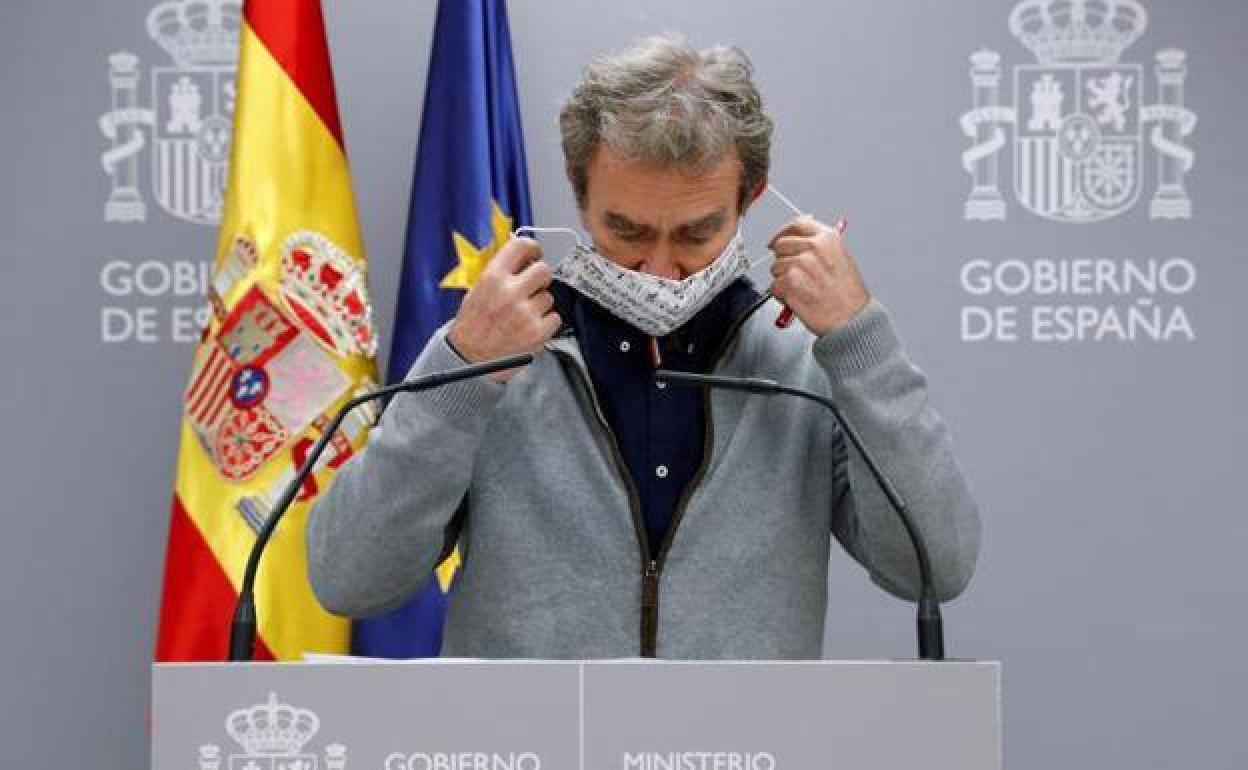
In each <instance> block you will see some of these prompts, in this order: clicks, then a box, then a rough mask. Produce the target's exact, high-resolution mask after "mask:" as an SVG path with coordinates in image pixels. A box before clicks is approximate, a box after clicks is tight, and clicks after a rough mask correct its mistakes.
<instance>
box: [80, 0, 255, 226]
mask: <svg viewBox="0 0 1248 770" xmlns="http://www.w3.org/2000/svg"><path fill="white" fill-rule="evenodd" d="M241 15H242V0H168V1H167V2H163V3H161V4H159V5H157V6H156V7H155V8H153V9H152V11H151V13H149V14H148V16H147V32H148V34H149V35H150V36H151V37H152V39H153V40H154V41H156V43H157V44H158V45H159V46H160V47H161V48H163V49H164V50H165V52H166V53H168V54H169V57H170V59H171V60H172V62H173V66H163V67H153V68H152V69H151V71H150V80H151V89H152V90H151V102H150V105H151V106H150V107H143V106H141V105H140V103H139V85H140V80H141V77H142V74H143V73H142V72H141V70H140V68H139V57H138V56H137V55H135V54H133V53H130V52H128V51H119V52H117V53H115V54H113V55H112V56H110V57H109V58H108V62H109V82H110V84H111V86H112V109H111V110H110V111H109V112H107V113H105V114H104V115H103V116H101V117H100V131H101V132H102V133H103V134H104V136H105V138H106V139H108V140H109V142H111V145H110V146H109V148H108V149H107V150H106V151H105V152H104V154H103V155H102V156H101V157H100V162H101V164H102V165H103V167H104V171H105V173H107V174H108V175H109V177H110V178H111V180H112V189H111V191H110V193H109V196H108V200H107V202H106V203H105V205H104V219H105V221H107V222H143V221H146V220H147V204H146V202H145V201H144V197H143V194H142V192H141V191H140V189H139V179H140V176H141V175H140V166H141V165H142V164H141V163H140V160H141V155H142V152H143V149H144V147H145V146H147V145H148V143H149V142H148V136H147V134H149V133H150V135H151V136H150V145H151V152H150V153H149V154H148V157H147V163H146V165H147V166H148V167H149V169H150V175H151V176H150V185H151V193H152V196H153V197H155V199H156V202H157V203H159V204H160V206H161V208H163V209H164V210H165V211H167V212H168V213H170V214H172V215H173V216H175V217H177V218H179V219H182V220H185V221H187V222H195V223H197V224H202V225H215V224H218V223H219V222H220V221H221V210H222V206H223V203H224V198H225V181H226V166H227V161H228V160H229V148H230V131H231V127H232V123H233V116H234V98H235V95H236V91H235V72H236V67H237V64H236V62H237V60H238V42H239V24H240V19H241Z"/></svg>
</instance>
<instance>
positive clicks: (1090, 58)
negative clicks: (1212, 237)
mask: <svg viewBox="0 0 1248 770" xmlns="http://www.w3.org/2000/svg"><path fill="white" fill-rule="evenodd" d="M1147 25H1148V15H1147V13H1146V11H1145V10H1144V7H1143V6H1142V5H1140V3H1138V2H1136V0H1023V2H1020V3H1019V4H1018V5H1016V6H1015V7H1014V10H1013V12H1012V13H1011V14H1010V18H1009V27H1010V31H1011V33H1013V35H1014V36H1015V38H1017V39H1018V41H1019V42H1020V43H1021V44H1022V45H1023V46H1024V47H1026V48H1028V49H1029V50H1030V51H1031V52H1032V54H1033V55H1034V56H1035V59H1036V61H1035V63H1034V64H1024V65H1020V66H1017V67H1015V68H1014V71H1013V75H1014V77H1013V89H1014V102H1015V104H1014V105H1013V106H1010V105H1005V104H1002V103H1001V102H1000V81H1001V76H1002V71H1001V67H1000V61H1001V57H1000V55H999V54H998V53H997V52H995V51H989V50H981V51H978V52H976V53H974V54H972V55H971V73H970V74H971V87H972V100H973V107H972V109H971V111H969V112H967V113H966V114H965V115H963V116H962V119H961V127H962V131H963V133H964V134H966V136H967V137H968V138H969V139H971V140H972V141H973V142H974V144H973V145H972V147H970V148H969V149H968V150H966V152H964V153H963V156H962V165H963V168H964V169H965V170H966V172H967V173H968V174H970V175H971V178H972V183H973V186H972V189H971V193H970V196H969V197H968V199H967V201H966V206H965V211H964V214H965V218H966V219H968V220H994V219H1004V218H1005V214H1006V204H1005V201H1004V199H1003V198H1002V196H1001V192H1000V187H999V184H1000V175H1001V174H1000V158H999V157H998V156H999V154H1000V153H1001V151H1002V150H1003V149H1004V147H1005V144H1006V133H1007V129H1010V128H1012V130H1013V134H1014V136H1013V148H1012V149H1013V153H1012V160H1013V162H1012V164H1011V171H1010V173H1011V176H1012V178H1013V188H1014V195H1015V198H1016V199H1017V201H1018V203H1019V205H1021V206H1022V207H1023V208H1025V209H1027V210H1028V211H1030V212H1031V213H1033V214H1035V215H1037V216H1040V217H1043V218H1045V219H1050V220H1053V221H1057V222H1075V223H1087V222H1099V221H1102V220H1106V219H1109V218H1111V217H1115V216H1117V215H1119V214H1121V213H1123V212H1125V211H1127V210H1129V209H1130V208H1131V207H1133V206H1134V205H1135V203H1136V202H1137V200H1138V198H1139V195H1140V191H1141V187H1142V185H1143V180H1144V177H1145V175H1146V173H1148V172H1149V169H1150V168H1152V167H1155V169H1156V179H1155V182H1154V188H1153V190H1154V191H1153V197H1152V200H1151V201H1150V204H1149V217H1150V218H1152V219H1188V218H1190V217H1191V213H1192V203H1191V199H1190V198H1189V197H1188V194H1187V190H1186V188H1185V187H1184V177H1185V175H1186V174H1187V173H1188V172H1189V171H1191V169H1192V165H1193V162H1194V160H1195V156H1194V153H1193V152H1192V150H1191V148H1189V147H1187V146H1186V145H1185V144H1184V143H1183V142H1184V140H1185V139H1186V138H1187V136H1188V135H1189V134H1190V133H1191V132H1192V130H1193V128H1194V127H1195V124H1196V115H1195V114H1194V113H1193V112H1192V111H1191V110H1189V109H1187V108H1186V107H1185V106H1184V104H1183V85H1184V81H1185V78H1186V75H1187V67H1186V54H1184V52H1183V51H1180V50H1177V49H1167V50H1163V51H1160V52H1158V53H1157V55H1156V66H1155V68H1154V74H1155V80H1156V85H1155V92H1156V95H1157V98H1158V100H1159V102H1158V103H1156V104H1152V105H1144V103H1143V102H1144V99H1145V96H1144V89H1145V81H1146V78H1147V74H1146V73H1145V71H1144V68H1143V66H1142V65H1140V64H1133V63H1122V62H1120V58H1121V56H1122V54H1123V53H1124V52H1125V51H1126V49H1127V48H1129V47H1130V46H1131V44H1132V43H1134V42H1135V41H1136V40H1137V39H1138V38H1139V37H1140V35H1142V34H1143V32H1144V29H1145V28H1146V27H1147ZM1146 140H1147V141H1146ZM1150 161H1153V163H1152V164H1151V165H1150Z"/></svg>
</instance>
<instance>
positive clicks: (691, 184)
mask: <svg viewBox="0 0 1248 770" xmlns="http://www.w3.org/2000/svg"><path fill="white" fill-rule="evenodd" d="M586 176H587V180H586V181H587V187H586V193H587V194H586V201H585V206H586V208H585V209H584V210H583V211H581V218H582V223H583V224H584V226H585V229H586V230H588V231H589V233H590V235H592V236H593V239H594V244H595V245H596V246H597V249H598V252H599V253H600V254H602V255H603V256H604V257H606V258H607V259H610V260H611V261H613V262H615V263H616V264H618V265H620V266H621V267H626V268H629V269H631V270H638V271H640V272H643V273H649V274H650V275H657V276H661V277H663V278H673V279H678V280H679V279H682V278H686V277H688V276H690V275H692V274H694V273H696V272H698V271H699V270H701V269H702V268H704V267H706V266H707V265H709V264H710V263H711V262H712V261H713V260H714V259H715V258H716V257H717V256H719V254H720V253H721V252H722V251H723V250H724V248H725V247H726V246H727V245H728V242H729V241H730V240H731V239H732V236H733V235H735V234H736V231H737V217H738V214H739V210H738V205H737V200H738V192H739V189H740V183H741V164H740V162H739V161H738V160H737V157H736V154H735V153H730V154H729V155H728V156H726V157H724V158H722V159H720V160H719V161H718V162H717V163H715V164H714V165H713V166H711V167H710V168H709V169H706V170H704V171H698V172H691V171H689V170H688V169H671V168H660V167H656V166H654V165H650V164H646V163H641V162H638V161H633V160H627V159H625V158H622V157H620V156H619V155H617V154H615V153H614V152H612V151H611V149H610V148H608V147H606V146H605V145H600V146H599V147H598V150H597V152H596V154H595V155H594V157H593V159H592V160H591V161H590V163H589V167H588V169H587V174H586Z"/></svg>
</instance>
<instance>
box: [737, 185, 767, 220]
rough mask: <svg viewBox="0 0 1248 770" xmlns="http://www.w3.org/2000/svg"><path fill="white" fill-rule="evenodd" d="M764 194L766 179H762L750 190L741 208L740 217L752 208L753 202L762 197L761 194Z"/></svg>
mask: <svg viewBox="0 0 1248 770" xmlns="http://www.w3.org/2000/svg"><path fill="white" fill-rule="evenodd" d="M765 192H767V179H766V178H765V177H764V178H763V179H760V180H759V181H758V182H756V183H755V184H754V187H753V188H751V189H750V191H749V193H748V194H747V195H746V196H745V205H743V206H742V207H741V215H742V216H745V211H746V209H748V208H749V207H750V206H753V205H754V202H755V201H757V200H758V199H759V198H761V197H763V193H765Z"/></svg>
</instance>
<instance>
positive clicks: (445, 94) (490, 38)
mask: <svg viewBox="0 0 1248 770" xmlns="http://www.w3.org/2000/svg"><path fill="white" fill-rule="evenodd" d="M510 37H511V36H510V33H509V32H508V29H507V10H506V6H505V4H504V2H503V0H440V1H439V3H438V18H437V23H436V26H435V28H434V33H433V53H432V55H431V56H430V61H429V77H428V83H427V85H426V87H425V105H424V113H423V117H422V121H421V127H420V144H419V146H418V148H417V151H416V172H415V178H414V179H413V181H412V201H411V208H410V210H409V212H408V218H407V243H406V248H405V250H404V253H403V272H402V277H401V279H400V283H399V299H398V308H397V310H396V313H395V322H394V333H393V341H392V346H391V349H390V365H389V367H388V369H387V379H388V381H389V382H397V381H399V380H401V379H403V377H404V376H405V375H406V374H407V371H408V369H409V368H410V367H411V365H412V363H413V362H414V361H415V360H416V357H417V356H418V355H420V352H421V350H423V349H424V347H425V343H426V342H427V341H428V340H429V337H430V336H431V335H432V334H433V332H435V331H436V330H437V329H438V328H439V327H440V326H442V324H443V323H445V322H446V321H447V320H449V319H450V318H451V317H453V316H454V315H455V313H456V311H457V310H458V309H459V303H460V300H461V299H462V298H463V296H464V293H465V292H466V291H467V290H468V289H469V288H471V287H472V285H473V284H474V283H475V282H476V280H477V278H478V277H479V276H480V274H481V271H482V270H483V269H484V267H485V265H486V263H487V262H488V261H489V259H490V258H491V257H493V255H494V253H495V252H497V251H498V249H499V247H501V246H502V245H503V244H504V243H506V242H507V239H508V238H509V237H510V235H511V232H512V231H513V230H514V229H515V228H516V227H519V226H520V225H527V224H532V219H533V217H532V213H531V210H530V208H529V180H528V173H527V171H526V167H525V159H524V136H523V133H522V131H521V129H520V106H519V101H518V99H517V97H516V78H515V72H514V69H513V67H512V58H511V40H510ZM457 564H458V553H456V554H455V555H453V556H452V557H451V558H450V559H448V560H447V562H445V563H443V565H441V566H440V567H439V568H438V569H437V571H436V573H435V575H434V576H433V577H432V578H431V579H430V580H429V581H428V583H427V584H426V585H425V586H424V587H423V588H422V589H421V591H420V593H419V594H418V595H417V596H416V598H415V599H413V600H412V601H411V602H410V603H408V604H407V605H406V606H403V607H400V608H399V609H397V610H394V611H393V612H390V613H388V614H386V615H382V616H380V617H377V618H371V619H369V620H362V621H357V622H356V624H355V628H354V634H353V636H354V639H353V645H352V646H353V652H354V653H355V654H357V655H370V656H377V657H426V656H433V655H437V654H438V652H439V650H440V649H441V646H442V620H443V616H444V614H445V612H446V603H447V593H448V591H449V590H450V586H451V584H452V581H453V576H454V571H455V568H456V566H457Z"/></svg>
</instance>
